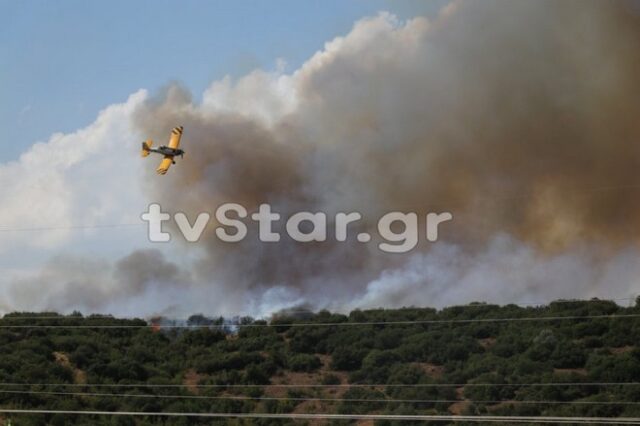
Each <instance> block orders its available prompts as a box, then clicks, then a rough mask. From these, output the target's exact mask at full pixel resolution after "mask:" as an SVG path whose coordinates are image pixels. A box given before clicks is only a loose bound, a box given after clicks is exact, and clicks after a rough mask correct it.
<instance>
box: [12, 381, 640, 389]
mask: <svg viewBox="0 0 640 426" xmlns="http://www.w3.org/2000/svg"><path fill="white" fill-rule="evenodd" d="M1 386H4V387H14V386H15V387H25V386H31V387H38V386H40V387H58V386H60V387H87V388H91V387H94V388H202V389H208V388H213V389H216V388H219V389H225V388H301V389H302V388H385V387H387V388H443V387H446V388H459V387H490V386H496V387H562V386H576V387H577V386H593V387H596V386H600V387H610V386H640V382H547V383H545V382H535V383H338V384H324V383H322V384H320V383H319V384H313V383H305V384H292V383H269V384H263V385H258V384H246V385H241V384H197V383H196V384H189V385H187V384H178V383H171V384H160V383H121V384H119V383H15V382H14V383H0V387H1Z"/></svg>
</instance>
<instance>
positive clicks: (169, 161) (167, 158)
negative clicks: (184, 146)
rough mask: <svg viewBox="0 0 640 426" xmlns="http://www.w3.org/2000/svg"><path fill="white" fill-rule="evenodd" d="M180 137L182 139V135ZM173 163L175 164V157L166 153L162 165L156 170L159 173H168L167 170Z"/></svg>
mask: <svg viewBox="0 0 640 426" xmlns="http://www.w3.org/2000/svg"><path fill="white" fill-rule="evenodd" d="M178 139H180V137H178ZM171 164H173V158H171V157H170V156H168V155H165V156H164V159H163V160H162V162H161V163H160V166H158V168H157V169H156V172H157V173H158V174H159V175H166V174H167V170H169V167H171Z"/></svg>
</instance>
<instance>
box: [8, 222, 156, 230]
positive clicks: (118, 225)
mask: <svg viewBox="0 0 640 426" xmlns="http://www.w3.org/2000/svg"><path fill="white" fill-rule="evenodd" d="M142 225H146V223H140V222H139V223H113V224H104V225H69V226H42V227H29V228H0V232H39V231H67V230H82V229H111V228H124V227H131V226H142Z"/></svg>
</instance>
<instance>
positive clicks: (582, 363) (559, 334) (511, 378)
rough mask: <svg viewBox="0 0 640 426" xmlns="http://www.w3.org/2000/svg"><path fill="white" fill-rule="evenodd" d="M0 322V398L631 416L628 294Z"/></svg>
mask: <svg viewBox="0 0 640 426" xmlns="http://www.w3.org/2000/svg"><path fill="white" fill-rule="evenodd" d="M0 326H1V327H0V382H2V384H1V385H0V407H2V408H19V409H36V408H42V409H51V410H100V411H143V412H220V413H233V412H256V413H394V414H416V413H421V414H437V413H441V414H494V415H558V416H565V415H567V416H569V415H571V416H599V417H600V416H640V405H639V404H638V403H637V401H640V385H636V384H634V383H636V382H640V348H639V347H638V342H640V306H639V305H638V303H636V305H635V306H631V307H621V306H619V305H618V304H616V303H614V302H611V301H603V300H591V301H558V302H554V303H551V304H549V305H547V306H535V307H520V306H516V305H507V306H497V305H488V304H482V303H477V304H470V305H466V306H456V307H450V308H445V309H442V310H436V309H430V308H405V309H384V310H383V309H376V310H357V311H353V312H351V313H349V314H348V315H343V314H336V313H330V312H327V311H321V312H318V313H300V312H297V313H292V314H289V315H287V314H286V313H282V314H280V315H277V316H275V317H274V318H271V319H270V320H269V321H264V320H255V319H252V318H236V319H224V318H207V317H204V316H202V315H194V316H192V317H191V318H189V320H188V321H186V322H182V323H181V322H172V321H169V320H166V319H155V320H153V321H147V320H142V319H116V318H112V317H104V316H87V317H83V316H81V315H80V314H74V315H69V316H62V315H57V314H53V313H39V314H33V313H14V314H9V315H5V316H4V317H3V318H2V319H1V320H0ZM551 383H553V385H549V384H551ZM318 385H321V386H318ZM9 421H10V422H11V424H12V425H49V424H51V425H68V424H83V425H147V424H149V425H152V424H153V425H155V424H157V425H191V424H193V425H205V424H206V425H210V424H263V425H266V424H274V425H275V424H278V425H282V424H309V423H310V422H305V421H298V420H296V421H293V420H274V419H252V420H241V419H236V420H224V419H220V420H216V419H207V418H197V417H192V418H166V417H162V416H148V417H136V418H133V417H128V416H118V417H111V416H70V415H63V414H48V415H40V414H39V415H13V414H12V415H8V416H4V417H2V420H1V421H0V424H2V423H3V422H4V423H5V424H7V423H8V422H9ZM311 423H312V422H311ZM349 423H350V422H348V421H344V424H349ZM352 423H354V424H355V423H356V422H352ZM316 424H317V423H316ZM376 424H381V425H382V424H390V423H389V422H386V421H379V422H377V423H376ZM403 424H407V423H406V422H405V423H403ZM443 424H446V423H443Z"/></svg>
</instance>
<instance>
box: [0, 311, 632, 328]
mask: <svg viewBox="0 0 640 426" xmlns="http://www.w3.org/2000/svg"><path fill="white" fill-rule="evenodd" d="M639 317H640V314H619V315H615V314H613V315H564V316H550V317H515V318H476V319H450V320H447V319H442V320H402V321H359V322H317V323H313V322H294V323H269V324H255V323H251V324H210V325H203V324H196V325H187V324H185V325H179V324H161V323H152V324H144V325H131V324H95V325H86V324H85V325H77V324H76V325H73V324H72V325H61V324H35V325H25V324H12V325H5V324H2V323H0V329H3V328H5V329H20V328H28V329H33V328H51V329H55V328H64V329H74V328H79V329H82V328H87V329H122V328H124V329H142V328H150V329H154V330H157V329H201V328H229V327H237V328H264V327H274V328H275V327H278V328H283V327H355V326H368V325H373V326H384V325H413V324H471V323H488V322H489V323H490V322H525V321H562V320H582V319H610V320H614V319H630V318H639ZM2 320H4V318H3V319H2Z"/></svg>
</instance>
